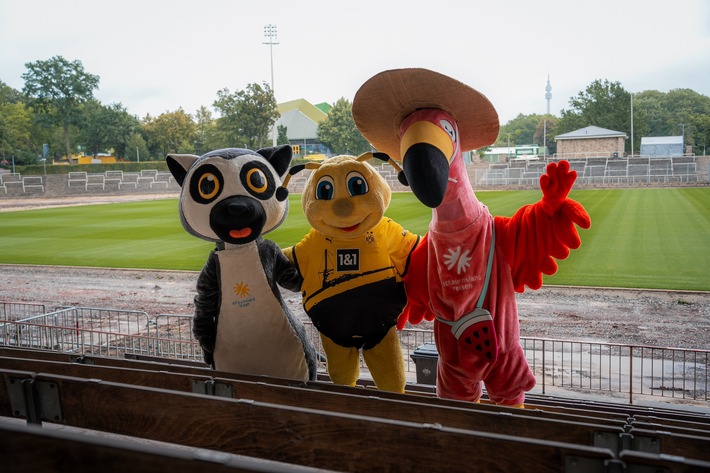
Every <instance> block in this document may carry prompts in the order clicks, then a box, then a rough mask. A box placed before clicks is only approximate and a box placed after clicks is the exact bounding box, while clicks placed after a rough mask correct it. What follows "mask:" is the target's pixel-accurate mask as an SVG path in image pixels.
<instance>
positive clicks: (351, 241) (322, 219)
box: [284, 153, 419, 392]
mask: <svg viewBox="0 0 710 473" xmlns="http://www.w3.org/2000/svg"><path fill="white" fill-rule="evenodd" d="M373 157H377V158H379V159H383V160H385V161H387V160H389V158H388V157H387V156H386V155H384V154H382V153H374V154H373V153H365V154H363V155H361V156H359V157H357V158H356V157H354V156H345V155H343V156H335V157H332V158H329V159H327V160H326V161H325V162H323V163H322V164H315V163H312V164H308V165H298V166H294V167H292V168H291V171H290V174H291V175H293V174H295V173H297V172H299V171H301V170H302V169H304V168H308V169H314V171H313V173H312V174H311V175H310V177H309V178H308V180H307V182H306V185H305V188H304V191H303V195H302V198H301V203H302V206H303V212H304V213H305V215H306V218H307V219H308V222H309V223H310V225H311V227H313V228H312V229H311V230H310V231H309V232H308V234H306V236H305V237H304V238H303V239H302V240H301V241H300V242H298V243H296V244H295V245H294V246H293V247H290V248H286V249H284V253H285V254H286V256H287V257H288V258H289V259H290V260H292V261H293V262H294V264H295V265H296V268H297V270H298V271H299V273H300V274H301V276H302V277H303V284H302V286H301V293H302V295H303V306H304V309H305V311H306V313H307V314H308V316H309V317H310V318H311V320H312V321H313V324H314V325H315V327H316V328H317V329H318V331H319V332H320V336H321V341H322V343H323V349H324V350H325V354H326V357H327V366H328V374H329V375H330V377H331V380H332V381H333V382H334V383H336V384H342V385H349V386H353V385H355V383H356V381H357V379H358V377H359V375H360V350H362V355H363V358H364V360H365V363H366V365H367V368H368V369H369V371H370V374H371V375H372V378H373V380H374V382H375V384H376V385H377V387H378V389H382V390H386V391H394V392H403V391H404V387H405V384H406V378H405V370H404V359H403V356H402V348H401V345H400V342H399V337H398V334H397V329H396V323H397V317H398V316H399V314H400V313H401V312H402V309H403V308H404V306H405V304H406V302H407V298H406V295H405V292H404V286H403V283H402V276H403V275H404V274H405V273H406V271H407V265H408V262H409V256H410V254H411V252H412V251H413V249H414V248H415V247H416V245H417V243H418V242H419V236H418V235H415V234H412V233H410V232H408V231H407V230H404V229H403V228H402V227H401V226H400V225H399V224H398V223H396V222H394V221H393V220H392V219H390V218H387V217H384V213H385V211H386V210H387V207H388V206H389V203H390V197H391V190H390V187H389V186H388V184H387V182H386V181H385V180H384V178H383V177H382V176H381V175H380V174H379V173H378V172H377V170H376V169H375V168H374V167H373V166H371V165H370V164H368V163H367V162H366V160H368V159H371V158H373Z"/></svg>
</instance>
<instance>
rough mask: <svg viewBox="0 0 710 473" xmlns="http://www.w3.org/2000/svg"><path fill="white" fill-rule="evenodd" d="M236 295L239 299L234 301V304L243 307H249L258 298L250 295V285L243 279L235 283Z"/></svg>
mask: <svg viewBox="0 0 710 473" xmlns="http://www.w3.org/2000/svg"><path fill="white" fill-rule="evenodd" d="M234 295H235V296H237V298H238V299H237V300H235V301H233V302H232V305H235V306H239V307H242V308H243V307H248V306H249V305H250V304H251V303H252V302H254V301H255V300H256V297H249V285H248V284H246V283H245V282H242V281H240V282H238V283H237V284H235V285H234Z"/></svg>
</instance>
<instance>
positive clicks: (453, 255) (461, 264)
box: [444, 246, 471, 274]
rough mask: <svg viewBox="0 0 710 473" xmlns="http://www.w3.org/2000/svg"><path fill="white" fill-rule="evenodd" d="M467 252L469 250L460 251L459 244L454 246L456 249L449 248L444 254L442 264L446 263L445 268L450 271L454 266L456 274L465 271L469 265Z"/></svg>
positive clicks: (469, 258) (469, 259) (469, 260)
mask: <svg viewBox="0 0 710 473" xmlns="http://www.w3.org/2000/svg"><path fill="white" fill-rule="evenodd" d="M468 254H469V250H466V251H464V252H463V253H461V247H460V246H458V247H456V249H454V248H449V251H448V253H446V254H445V255H444V265H446V269H448V270H449V271H451V270H452V269H453V268H454V266H455V267H456V274H461V273H462V272H465V271H466V270H467V269H468V268H469V267H470V266H471V257H470V256H468Z"/></svg>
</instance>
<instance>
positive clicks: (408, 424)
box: [0, 348, 710, 473]
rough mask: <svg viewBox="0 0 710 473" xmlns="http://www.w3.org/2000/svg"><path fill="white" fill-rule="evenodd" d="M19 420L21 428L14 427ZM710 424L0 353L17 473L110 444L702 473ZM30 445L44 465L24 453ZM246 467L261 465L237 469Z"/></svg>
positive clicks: (574, 402)
mask: <svg viewBox="0 0 710 473" xmlns="http://www.w3.org/2000/svg"><path fill="white" fill-rule="evenodd" d="M409 387H411V385H410V386H409ZM409 387H408V388H409ZM11 418H14V419H15V420H18V419H26V421H27V426H26V427H25V428H20V427H22V426H21V424H19V423H17V422H15V424H14V425H11V426H8V422H7V420H8V419H11ZM3 419H5V421H3ZM708 419H709V417H708V415H707V414H703V413H702V412H687V411H681V410H674V409H671V408H663V407H653V408H652V407H644V406H632V405H623V404H613V403H605V402H594V401H588V400H581V399H564V398H549V397H546V396H530V398H529V399H528V401H527V402H526V409H515V408H506V407H501V406H496V405H494V404H491V403H489V402H487V401H486V400H484V401H482V402H481V403H480V404H472V403H466V402H460V401H452V400H445V399H439V398H437V397H436V396H435V395H434V394H433V393H432V392H430V391H429V392H427V391H424V390H409V389H408V392H407V393H405V394H398V393H387V392H383V391H373V390H372V389H370V388H368V387H367V383H365V382H362V383H360V384H359V386H357V387H345V386H336V385H333V384H332V383H330V382H329V381H328V380H327V378H326V377H325V375H322V377H321V379H319V380H318V381H315V382H309V383H299V382H294V381H287V380H280V379H275V378H264V377H257V376H247V375H236V374H233V373H225V372H219V371H213V370H209V369H208V368H207V367H206V366H204V365H200V364H197V363H195V362H180V361H179V360H167V359H166V360H156V359H150V360H141V359H140V357H139V356H136V357H135V359H123V360H122V359H115V358H113V359H112V358H105V357H99V356H92V355H90V354H66V353H56V352H47V351H39V350H30V349H19V348H0V456H1V457H2V458H3V462H4V463H3V464H4V466H9V468H10V470H12V469H13V467H15V466H17V465H18V464H21V465H22V466H35V467H36V466H41V464H40V463H41V462H47V461H50V460H48V456H50V457H51V458H53V456H54V455H57V456H60V455H61V456H60V457H59V458H63V460H64V463H62V464H63V465H64V466H65V467H66V468H70V467H72V466H80V465H82V464H84V463H86V462H87V460H88V458H89V457H90V458H94V457H93V456H96V455H97V452H105V451H106V450H107V449H109V448H110V449H112V450H111V452H112V453H111V454H112V455H116V456H118V457H120V458H122V460H120V461H121V462H122V463H121V465H122V466H126V467H130V468H131V470H135V471H150V468H149V466H153V467H154V465H155V464H156V463H155V462H156V460H158V459H159V458H160V456H165V461H166V462H167V463H166V464H171V465H172V464H173V463H174V464H175V467H174V468H173V469H171V471H189V468H190V467H192V468H198V467H200V466H202V467H203V468H204V467H209V468H210V470H212V469H213V467H212V465H208V464H202V465H200V464H199V463H198V460H203V461H205V462H208V461H209V460H215V459H220V460H221V462H220V463H221V464H220V465H218V468H222V469H217V471H223V469H224V471H299V472H300V471H315V470H314V469H319V470H318V471H324V470H325V471H415V470H416V471H457V472H458V471H517V472H520V473H523V472H527V471H530V472H548V471H549V472H557V471H584V472H609V471H664V472H681V471H707V469H708V468H710V451H709V449H708V447H710V421H709V420H708ZM44 422H47V423H50V424H51V425H61V426H65V427H68V428H78V429H91V430H92V431H94V432H95V433H94V434H90V435H84V436H83V437H82V436H71V435H69V436H68V437H65V436H62V435H61V431H56V430H55V431H53V432H47V431H46V429H43V428H39V427H38V426H43V423H44ZM96 431H98V432H106V433H111V434H121V435H124V436H127V437H123V438H122V439H134V440H136V441H140V442H143V444H144V445H145V442H152V441H158V442H169V443H170V444H172V445H173V446H181V447H183V450H182V453H184V454H185V455H184V456H183V457H181V458H174V454H173V455H171V454H170V452H169V451H166V450H165V449H164V448H163V447H164V446H165V444H155V445H154V444H150V445H151V448H150V449H149V450H150V452H151V453H152V455H153V457H151V458H146V455H145V453H146V452H145V450H144V451H136V448H135V445H136V443H134V444H133V446H131V445H126V444H125V443H122V441H121V439H117V440H116V441H115V442H114V441H113V440H115V437H112V436H109V435H108V434H98V435H97V432H96ZM33 436H34V439H33V440H32V441H33V442H38V444H41V445H44V446H45V448H43V449H42V451H43V455H42V456H37V455H28V454H27V453H28V451H27V447H24V448H23V447H22V445H27V442H28V440H30V439H32V438H33ZM18 439H22V440H18ZM101 439H103V442H102V441H100V440H101ZM33 445H36V444H33ZM65 448H68V449H70V450H71V452H72V454H71V455H66V453H67V452H66V450H64V449H65ZM196 449H208V450H207V452H208V453H207V452H205V451H204V450H199V451H200V452H201V454H196V453H194V452H195V451H196ZM173 452H175V450H173ZM189 453H193V454H192V455H190V454H189ZM156 456H157V457H158V458H156ZM40 457H41V458H40ZM112 458H113V457H112ZM245 458H251V459H252V460H253V461H255V460H258V461H260V463H259V464H258V467H257V465H251V466H250V465H245V464H240V465H239V467H236V466H234V464H232V463H230V462H232V461H233V462H239V461H243V460H244V459H245ZM57 461H58V460H57ZM17 462H25V463H17ZM45 464H46V463H45ZM230 465H232V466H233V469H231V470H229V469H226V468H227V467H228V466H230ZM94 466H100V465H97V464H96V463H94ZM112 466H115V465H112ZM45 468H46V467H45ZM308 469H311V470H308ZM34 471H43V470H34ZM72 471H75V470H72ZM77 471H78V470H77ZM81 471H88V470H81ZM94 471H97V470H94Z"/></svg>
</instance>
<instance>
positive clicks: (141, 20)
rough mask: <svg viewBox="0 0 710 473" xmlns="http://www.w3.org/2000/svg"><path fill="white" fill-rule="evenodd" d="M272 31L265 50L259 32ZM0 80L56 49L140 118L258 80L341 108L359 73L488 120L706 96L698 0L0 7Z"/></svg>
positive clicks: (17, 75)
mask: <svg viewBox="0 0 710 473" xmlns="http://www.w3.org/2000/svg"><path fill="white" fill-rule="evenodd" d="M269 24H271V25H275V26H276V28H277V37H276V39H275V41H276V42H278V44H276V45H273V46H271V47H270V46H268V45H266V44H264V43H265V42H267V41H268V39H267V38H266V37H265V34H264V27H265V26H266V25H269ZM0 45H1V46H0V51H1V53H0V80H1V81H3V82H5V83H6V84H8V85H9V86H11V87H13V88H15V89H18V90H21V89H22V87H23V81H22V78H21V76H22V74H23V73H24V72H26V67H25V64H26V63H28V62H34V61H38V60H46V59H49V58H51V57H53V56H57V55H59V56H63V57H64V58H65V59H67V60H70V61H73V60H79V61H81V62H82V64H83V65H84V69H85V70H86V71H87V72H89V73H91V74H95V75H98V76H99V77H100V78H101V81H100V85H99V89H98V91H96V92H95V96H96V98H97V99H98V100H100V101H101V102H102V103H104V104H106V105H108V104H112V103H121V104H123V106H125V107H126V108H127V110H128V112H129V113H131V114H133V115H137V116H139V117H141V118H142V117H144V116H145V115H146V114H151V115H153V116H157V115H160V114H161V113H163V112H172V111H175V110H177V109H178V108H179V107H182V108H183V109H184V110H185V111H186V112H188V113H191V114H193V113H194V112H195V110H197V109H198V108H199V107H200V106H202V105H204V106H207V107H210V108H211V106H212V103H213V102H214V100H215V99H216V98H217V91H219V90H221V89H223V88H225V87H226V88H228V89H229V90H230V91H231V92H235V91H237V90H241V89H244V88H245V86H246V85H247V84H250V83H263V82H266V83H268V84H270V83H271V60H270V50H272V51H273V77H274V91H275V94H276V100H277V101H278V102H286V101H289V100H294V99H300V98H304V99H306V100H308V101H309V102H311V103H313V104H317V103H321V102H328V103H331V104H332V103H334V102H335V101H337V100H338V99H339V98H341V97H344V98H346V99H348V100H350V101H352V99H353V97H354V95H355V92H356V91H357V89H358V87H359V86H360V85H361V84H362V83H363V82H364V81H366V80H367V79H368V78H370V77H371V76H372V75H374V74H376V73H378V72H380V71H383V70H386V69H394V68H401V67H425V68H428V69H433V70H435V71H438V72H441V73H444V74H447V75H449V76H452V77H454V78H456V79H458V80H460V81H462V82H465V83H466V84H468V85H470V86H472V87H474V88H476V89H478V90H479V91H481V92H482V93H483V94H485V95H486V96H488V98H489V99H490V100H491V101H492V102H493V104H494V106H495V107H496V109H497V110H498V113H499V116H500V120H501V123H502V124H505V123H506V122H507V121H509V120H510V119H512V118H515V117H516V116H517V115H518V114H520V113H523V114H531V113H540V114H542V113H545V111H546V107H547V103H546V100H545V85H546V82H547V77H548V73H549V75H550V81H551V85H552V100H551V104H550V111H551V112H552V113H553V114H555V115H559V112H560V110H561V109H563V108H568V107H569V105H568V102H569V99H570V97H572V96H574V95H576V94H577V93H578V92H580V91H583V90H584V89H585V88H586V87H587V86H588V85H589V84H590V83H591V82H592V81H594V80H595V79H608V80H609V81H612V82H614V81H618V82H620V83H621V85H622V86H623V87H624V88H625V89H626V90H628V91H629V92H640V91H643V90H650V89H654V90H659V91H662V92H667V91H669V90H671V89H676V88H689V89H693V90H695V91H696V92H699V93H701V94H704V95H708V96H710V2H708V1H707V0H675V1H673V2H661V1H658V0H613V1H612V0H596V1H594V2H589V1H578V0H537V1H535V0H497V1H496V0H492V1H486V2H483V1H479V0H449V1H442V0H429V1H422V0H376V1H372V0H357V1H348V2H345V1H338V0H323V1H318V0H301V1H299V0H281V1H278V0H253V1H249V2H247V1H240V0H193V1H185V0H140V1H137V0H117V1H107V0H63V1H62V0H0Z"/></svg>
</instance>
